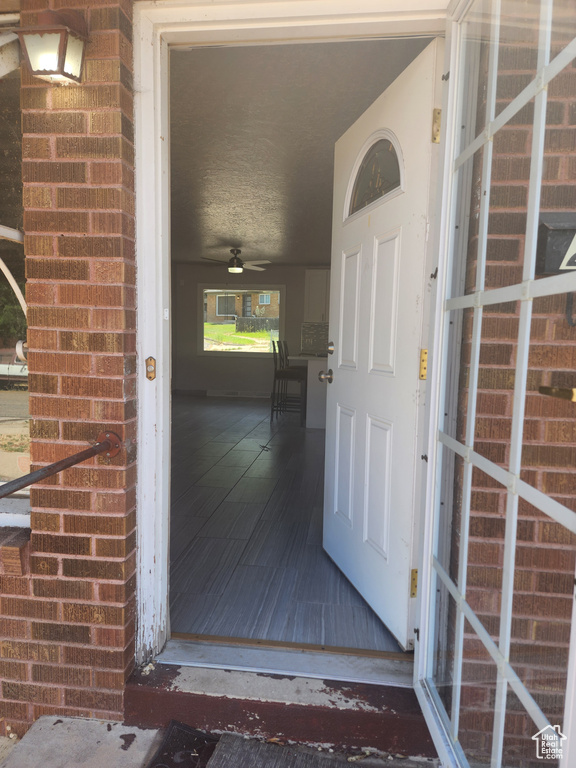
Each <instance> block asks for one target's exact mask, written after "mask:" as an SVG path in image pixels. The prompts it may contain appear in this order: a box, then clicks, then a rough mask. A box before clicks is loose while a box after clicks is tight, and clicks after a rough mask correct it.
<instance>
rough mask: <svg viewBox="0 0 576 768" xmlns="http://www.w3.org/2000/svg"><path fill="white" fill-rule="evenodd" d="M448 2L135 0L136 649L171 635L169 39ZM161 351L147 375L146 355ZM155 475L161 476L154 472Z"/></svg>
mask: <svg viewBox="0 0 576 768" xmlns="http://www.w3.org/2000/svg"><path fill="white" fill-rule="evenodd" d="M447 5H448V0H410V2H409V3H407V2H406V0H272V1H271V2H266V3H263V2H245V1H244V0H234V1H231V2H223V3H212V2H208V0H197V2H188V1H187V0H166V1H165V2H161V3H158V2H155V1H152V2H151V1H149V0H145V1H143V2H137V3H135V4H134V109H135V128H136V133H135V144H136V250H137V264H138V269H137V295H138V314H137V322H138V326H137V327H138V333H137V356H138V469H139V482H138V486H137V514H138V517H137V519H138V528H137V530H138V566H137V569H138V598H137V601H138V628H137V639H136V657H137V660H138V662H142V661H145V660H148V659H150V658H151V657H152V656H153V655H154V654H156V653H158V652H159V651H160V650H161V649H162V647H163V646H164V644H165V642H166V639H167V637H168V635H169V626H168V623H169V618H168V616H169V614H168V587H169V584H168V553H169V550H168V536H169V519H168V510H169V504H170V491H169V489H170V462H169V456H170V371H171V361H170V354H171V351H170V240H169V232H170V176H169V110H168V97H169V72H168V58H169V47H170V46H172V45H187V46H191V45H215V44H218V45H223V44H229V45H258V44H271V43H275V42H278V43H289V42H291V43H293V42H306V41H311V40H314V41H319V40H331V41H337V40H347V39H351V38H354V39H359V38H362V37H365V38H367V39H369V38H385V37H398V36H409V35H416V36H422V35H426V36H428V35H430V36H434V35H439V34H443V33H444V31H445V27H446V6H447ZM150 356H151V357H154V358H155V359H156V379H155V380H154V381H149V380H147V379H146V372H145V363H144V361H145V359H146V358H147V357H150ZM152 479H153V480H152Z"/></svg>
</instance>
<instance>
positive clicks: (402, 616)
mask: <svg viewBox="0 0 576 768" xmlns="http://www.w3.org/2000/svg"><path fill="white" fill-rule="evenodd" d="M441 49H442V42H441V41H439V40H437V41H434V42H433V43H432V44H431V45H430V46H429V47H428V48H427V49H426V50H425V51H424V52H423V53H422V54H421V55H420V56H419V57H418V58H417V59H416V60H415V61H414V62H412V64H411V65H410V66H409V67H408V68H407V69H406V70H405V71H404V72H403V73H402V75H400V77H399V78H398V79H397V80H396V81H395V82H394V83H393V84H392V85H391V86H390V87H389V88H388V89H387V90H386V91H385V93H383V94H382V95H381V96H380V97H379V98H378V99H377V100H376V102H375V103H374V104H373V105H372V106H371V107H370V108H369V109H368V110H367V111H366V112H365V113H364V115H362V116H361V117H360V118H359V120H358V121H357V122H356V123H355V124H354V125H353V126H352V127H351V128H350V129H349V130H348V131H347V132H346V133H345V134H344V136H343V137H342V138H341V139H340V140H339V141H338V142H337V144H336V150H335V176H334V217H333V236H332V276H331V278H332V279H331V306H330V317H331V327H330V335H331V338H333V339H334V340H335V342H336V359H337V365H336V366H335V370H334V379H333V383H332V384H328V385H327V386H328V387H329V389H328V397H327V428H326V457H327V458H326V490H325V508H324V548H325V550H326V551H327V552H328V554H329V555H330V557H332V559H333V560H334V562H335V563H336V564H337V565H338V566H339V567H340V568H341V570H342V571H343V572H344V573H345V575H346V576H347V577H348V579H349V580H350V581H351V582H352V583H353V584H354V586H355V587H356V588H357V589H358V590H359V592H360V593H361V594H362V596H363V597H364V598H365V600H366V601H367V602H368V603H369V604H370V605H371V606H372V608H373V609H374V611H375V612H376V613H377V614H378V616H380V618H381V619H382V621H383V622H384V623H385V624H386V626H387V627H388V629H389V630H390V631H391V632H392V633H393V634H394V635H395V636H396V638H397V639H398V641H399V643H400V644H401V645H402V646H403V647H410V645H411V643H412V633H413V629H412V627H413V624H412V623H411V620H410V609H411V606H410V570H411V568H412V567H413V564H414V553H413V542H414V527H415V514H416V504H417V498H418V497H417V493H416V484H417V473H416V457H417V456H419V455H420V453H419V452H418V451H417V444H418V430H417V425H418V419H419V410H420V407H421V406H420V397H421V383H420V381H419V378H418V361H419V348H420V343H421V338H422V304H423V292H424V282H425V281H424V273H425V265H426V256H427V222H428V201H429V186H430V178H431V173H432V171H431V168H432V163H433V152H434V151H436V149H437V148H436V147H435V145H433V144H432V142H431V139H430V125H431V119H432V110H433V107H434V106H435V104H434V98H435V90H436V88H437V83H438V82H439V80H440V74H441V72H440V66H439V62H440V61H441V59H440V57H441V54H442V51H441ZM382 138H385V139H386V140H385V141H382ZM378 142H380V144H379V148H378V150H375V145H376V144H377V143H378ZM378 152H380V153H381V154H380V155H379V154H378ZM387 152H396V155H397V159H398V165H399V166H400V174H399V177H398V175H397V176H396V181H395V182H394V183H398V178H399V186H398V187H397V188H393V189H391V190H390V189H389V186H388V187H387V186H385V184H387V183H388V180H386V182H385V183H383V185H382V188H383V189H388V190H389V191H387V192H386V194H384V196H382V197H380V198H379V199H376V200H375V199H374V195H373V189H372V188H371V185H373V186H374V187H375V188H377V187H378V184H379V183H380V180H381V178H382V177H383V176H386V174H387V170H388V169H389V168H390V167H391V164H390V162H389V160H390V158H389V157H388V156H387V155H386V153H387ZM365 157H370V158H371V159H370V167H372V168H374V173H373V177H372V178H370V175H369V174H368V175H367V176H366V175H364V176H363V181H362V184H361V185H360V186H361V187H362V196H363V197H365V199H366V200H368V201H370V203H369V204H368V205H367V206H366V207H365V208H361V209H360V210H358V211H356V212H355V213H354V214H353V215H352V216H347V214H346V207H347V206H349V201H350V198H351V196H352V194H351V190H352V188H353V187H354V182H355V180H356V174H357V171H358V168H360V167H362V168H363V170H365V169H366V167H367V163H364V165H362V161H363V159H364V158H365ZM392 165H394V163H392ZM395 168H396V170H397V168H398V166H395ZM357 189H358V187H357ZM356 197H357V195H356Z"/></svg>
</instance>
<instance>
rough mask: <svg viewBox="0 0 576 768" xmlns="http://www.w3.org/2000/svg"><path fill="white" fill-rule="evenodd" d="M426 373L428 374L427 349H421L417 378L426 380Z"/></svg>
mask: <svg viewBox="0 0 576 768" xmlns="http://www.w3.org/2000/svg"><path fill="white" fill-rule="evenodd" d="M427 375H428V350H427V349H421V350H420V375H419V378H420V379H421V380H422V381H426V377H427Z"/></svg>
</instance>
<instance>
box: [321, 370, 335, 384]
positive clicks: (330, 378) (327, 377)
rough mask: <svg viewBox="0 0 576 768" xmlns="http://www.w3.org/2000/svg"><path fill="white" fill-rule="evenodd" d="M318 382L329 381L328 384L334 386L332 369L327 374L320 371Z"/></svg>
mask: <svg viewBox="0 0 576 768" xmlns="http://www.w3.org/2000/svg"><path fill="white" fill-rule="evenodd" d="M318 381H321V382H324V381H327V382H328V384H332V382H333V381H334V371H333V370H332V368H329V369H328V372H327V373H326V372H325V371H320V373H319V374H318Z"/></svg>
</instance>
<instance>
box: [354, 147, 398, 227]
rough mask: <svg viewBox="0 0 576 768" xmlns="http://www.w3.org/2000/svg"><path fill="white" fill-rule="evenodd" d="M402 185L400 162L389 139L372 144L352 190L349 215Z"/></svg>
mask: <svg viewBox="0 0 576 768" xmlns="http://www.w3.org/2000/svg"><path fill="white" fill-rule="evenodd" d="M399 186H400V164H399V162H398V155H397V154H396V150H395V149H394V145H393V144H392V142H391V141H389V140H388V139H380V140H379V141H377V142H376V143H375V144H372V146H371V147H370V149H369V150H368V152H367V153H366V155H365V157H364V159H363V160H362V163H361V164H360V168H359V170H358V174H357V176H356V181H355V182H354V188H353V190H352V198H351V200H350V211H349V214H348V215H349V216H352V214H353V213H356V212H357V211H360V210H362V208H365V207H366V206H367V205H370V203H374V202H375V201H376V200H379V199H380V198H381V197H384V195H387V194H388V193H389V192H392V191H393V190H395V189H398V187H399Z"/></svg>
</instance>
